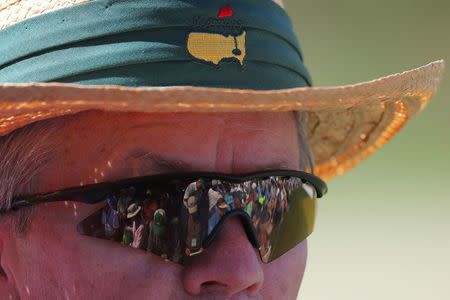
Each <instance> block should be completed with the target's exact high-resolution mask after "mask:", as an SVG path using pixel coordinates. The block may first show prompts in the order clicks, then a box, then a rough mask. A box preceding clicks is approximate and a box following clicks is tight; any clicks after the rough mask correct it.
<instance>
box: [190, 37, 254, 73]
mask: <svg viewBox="0 0 450 300" xmlns="http://www.w3.org/2000/svg"><path fill="white" fill-rule="evenodd" d="M187 49H188V51H189V53H190V54H191V55H192V56H194V57H195V58H197V59H200V60H203V61H206V62H211V63H213V64H215V65H218V64H219V63H220V61H221V60H223V59H225V58H236V59H237V60H238V61H239V63H240V64H241V66H243V65H244V58H245V54H246V48H245V31H243V32H242V33H241V34H240V35H238V36H232V35H228V36H224V35H223V34H219V33H207V32H191V33H189V36H188V39H187Z"/></svg>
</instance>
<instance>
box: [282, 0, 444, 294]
mask: <svg viewBox="0 0 450 300" xmlns="http://www.w3.org/2000/svg"><path fill="white" fill-rule="evenodd" d="M285 1H286V7H287V10H288V13H289V14H290V16H291V18H292V20H293V22H294V26H295V29H296V31H297V33H298V35H299V38H300V42H301V44H302V47H303V52H304V56H305V62H306V65H307V66H308V68H309V69H310V71H311V73H312V75H313V79H314V83H315V85H316V86H332V85H340V84H350V83H356V82H360V81H367V80H371V79H375V78H378V77H381V76H384V75H388V74H391V73H397V72H401V71H404V70H408V69H411V68H415V67H418V66H420V65H423V64H426V63H429V62H431V61H433V60H437V59H441V58H443V59H445V60H446V61H447V65H449V67H450V33H449V31H450V1H448V0H430V1H423V0H421V1H419V0H395V1H392V0H390V1H388V0H378V1H367V0H365V1H361V0H359V1H357V0H341V1H336V0H285ZM447 69H448V68H447ZM447 73H448V70H447V72H446V74H445V77H444V81H443V82H442V83H441V86H440V88H439V90H438V93H437V95H436V97H435V98H434V100H433V101H432V102H431V103H430V104H429V105H428V107H427V109H426V110H425V111H424V112H423V113H422V114H421V115H419V116H418V117H416V118H414V119H413V120H412V121H411V122H409V123H408V124H407V125H406V127H405V128H404V129H403V130H402V131H401V132H400V133H399V134H398V135H397V136H396V137H394V139H393V140H392V141H391V142H390V143H388V144H387V145H385V146H384V147H383V148H382V149H381V150H379V151H378V152H377V153H375V154H374V155H372V156H371V157H369V158H368V159H367V160H366V161H364V162H363V163H362V164H360V165H359V166H358V167H356V168H355V169H353V170H351V171H349V172H348V173H347V174H345V175H343V176H340V177H338V178H336V179H334V180H332V181H330V182H329V190H330V192H329V194H328V195H327V196H326V197H325V198H323V199H321V200H320V206H319V211H318V218H317V223H316V230H315V232H314V233H313V235H312V236H311V237H310V239H309V249H310V252H309V262H308V266H307V269H306V274H305V277H304V281H303V285H302V288H301V290H300V295H299V298H300V299H302V300H316V299H327V300H328V299H346V300H351V299H358V300H360V299H365V300H371V299H377V300H379V299H408V300H415V299H420V300H423V299H427V298H432V299H433V300H440V299H442V300H444V299H445V300H448V299H450V232H449V231H450V218H449V216H450V171H449V170H450V133H449V130H450V117H449V112H450V99H449V97H450V77H449V76H448V74H447Z"/></svg>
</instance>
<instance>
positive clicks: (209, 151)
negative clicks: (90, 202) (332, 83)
mask: <svg viewBox="0 0 450 300" xmlns="http://www.w3.org/2000/svg"><path fill="white" fill-rule="evenodd" d="M49 126H56V127H58V130H57V131H56V134H55V135H53V136H52V139H53V140H54V142H55V144H56V145H58V146H57V149H56V154H55V155H54V157H53V159H52V160H51V161H50V162H49V164H48V168H47V169H48V170H49V172H48V173H49V174H48V176H46V177H45V179H44V180H46V181H47V182H46V184H45V185H46V186H47V188H46V190H47V189H48V190H51V189H56V188H60V187H61V186H64V187H67V186H74V185H80V184H88V183H95V182H101V181H105V180H118V179H122V178H126V177H134V176H143V175H149V174H152V173H163V172H164V173H166V172H179V171H213V172H223V173H246V172H254V171H259V170H261V169H270V168H272V169H273V168H291V169H297V168H298V164H299V147H298V137H297V125H296V121H295V116H294V113H293V112H244V113H151V114H149V113H123V112H120V113H119V112H102V111H88V112H83V113H79V114H76V115H73V116H66V117H63V118H57V119H54V120H52V121H51V122H50V124H49ZM58 170H65V173H67V174H68V175H64V174H62V173H64V172H61V171H58ZM53 174H58V175H57V176H54V175H53Z"/></svg>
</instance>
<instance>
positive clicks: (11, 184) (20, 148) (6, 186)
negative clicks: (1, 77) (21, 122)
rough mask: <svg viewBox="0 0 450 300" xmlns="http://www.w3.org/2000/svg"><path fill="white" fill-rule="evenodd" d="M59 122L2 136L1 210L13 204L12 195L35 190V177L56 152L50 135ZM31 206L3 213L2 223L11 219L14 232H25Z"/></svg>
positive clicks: (7, 209) (0, 141) (26, 128)
mask: <svg viewBox="0 0 450 300" xmlns="http://www.w3.org/2000/svg"><path fill="white" fill-rule="evenodd" d="M58 128H59V126H58V125H57V124H56V122H52V123H51V124H50V125H49V122H48V121H47V120H45V121H41V122H36V123H33V124H30V125H28V126H26V127H24V128H21V129H17V130H15V131H13V132H12V133H10V134H9V135H7V136H4V137H1V138H0V157H1V159H0V212H2V213H4V212H6V211H9V210H10V208H11V201H12V198H13V196H15V195H20V194H28V193H30V192H31V191H33V190H34V185H35V184H36V178H38V177H39V176H38V175H39V173H41V172H42V171H43V170H44V168H45V167H46V166H47V163H48V162H49V161H50V159H51V157H52V155H53V154H54V149H55V147H54V146H55V145H52V143H51V141H52V139H51V138H50V137H51V136H52V135H53V134H54V133H55V132H56V130H57V129H58ZM31 210H32V209H31V208H25V209H21V210H19V211H17V212H9V213H6V214H4V215H2V216H1V217H0V218H1V219H2V223H3V222H5V221H7V222H8V221H9V222H10V224H9V225H10V227H11V228H12V229H13V230H12V232H11V233H16V234H20V233H23V232H24V230H25V228H26V227H27V224H28V220H29V217H30V212H31Z"/></svg>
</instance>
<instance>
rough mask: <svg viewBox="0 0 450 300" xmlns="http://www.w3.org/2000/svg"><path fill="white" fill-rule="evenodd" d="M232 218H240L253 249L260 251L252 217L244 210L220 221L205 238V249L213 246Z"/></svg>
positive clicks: (236, 210) (227, 214)
mask: <svg viewBox="0 0 450 300" xmlns="http://www.w3.org/2000/svg"><path fill="white" fill-rule="evenodd" d="M232 217H238V218H239V219H240V221H241V224H242V226H244V231H245V233H246V235H247V238H248V240H249V241H250V243H251V244H252V246H253V247H255V248H256V249H259V247H260V244H259V241H258V237H257V234H256V231H255V229H254V227H253V224H252V220H251V219H250V216H249V215H248V214H247V213H246V212H245V211H244V210H242V209H235V210H232V211H230V212H228V213H226V214H225V215H224V216H223V217H222V218H221V219H220V221H219V222H218V223H217V225H216V226H215V227H214V229H212V231H211V232H210V233H209V235H208V236H207V237H206V238H205V240H204V241H203V243H202V244H203V247H204V248H207V247H209V246H210V245H211V243H212V242H213V240H214V239H215V238H216V236H217V235H218V234H219V233H220V231H221V230H223V228H224V226H225V224H226V222H227V221H229V219H230V218H232Z"/></svg>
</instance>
